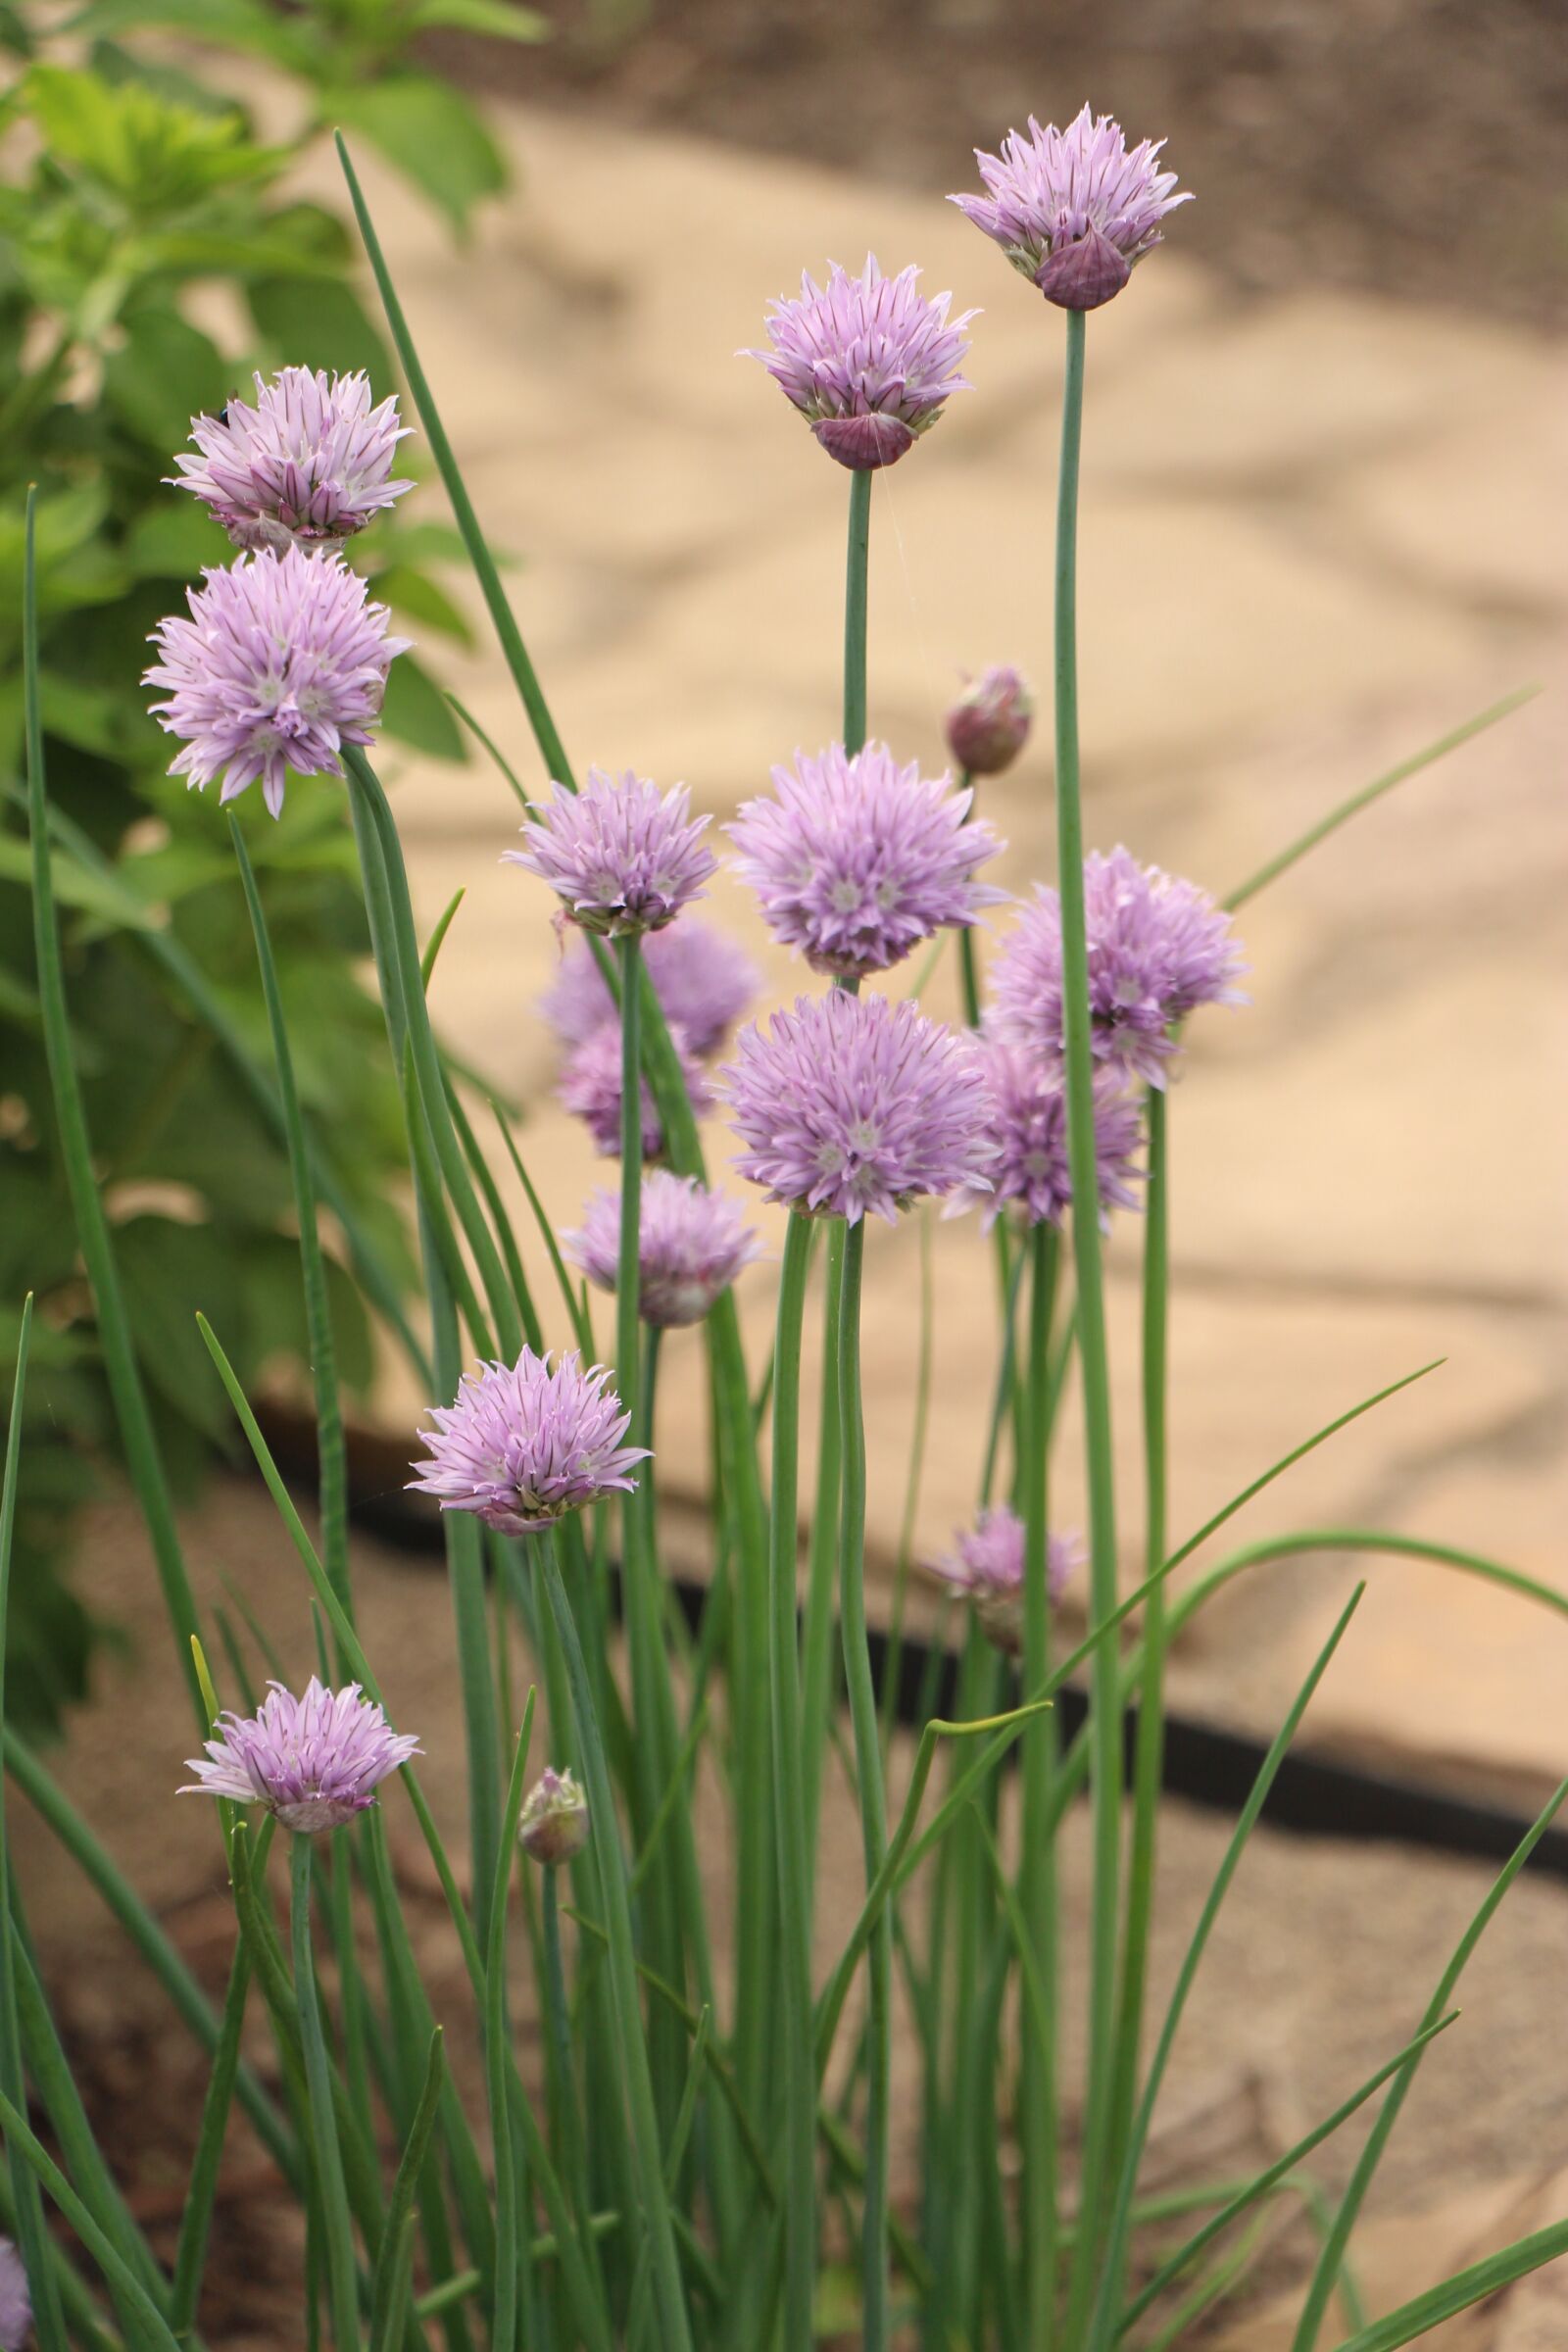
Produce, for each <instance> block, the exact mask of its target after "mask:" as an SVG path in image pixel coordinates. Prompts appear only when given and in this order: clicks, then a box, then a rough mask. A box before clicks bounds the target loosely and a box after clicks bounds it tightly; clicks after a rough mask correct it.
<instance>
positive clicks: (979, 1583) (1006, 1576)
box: [928, 1502, 1083, 1658]
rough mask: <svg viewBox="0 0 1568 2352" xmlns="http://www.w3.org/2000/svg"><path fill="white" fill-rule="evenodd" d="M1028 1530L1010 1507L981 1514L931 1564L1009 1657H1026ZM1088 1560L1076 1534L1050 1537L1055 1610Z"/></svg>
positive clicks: (1049, 1586) (1050, 1593)
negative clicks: (972, 1524) (1025, 1610)
mask: <svg viewBox="0 0 1568 2352" xmlns="http://www.w3.org/2000/svg"><path fill="white" fill-rule="evenodd" d="M1025 1544H1026V1538H1025V1531H1024V1524H1023V1521H1022V1520H1021V1519H1020V1518H1019V1517H1018V1514H1017V1512H1016V1511H1013V1510H1009V1509H1008V1507H1007V1505H1006V1504H1005V1502H1004V1503H998V1504H996V1505H995V1506H994V1507H993V1508H992V1509H990V1510H985V1511H982V1512H981V1513H980V1516H979V1518H978V1519H977V1520H976V1522H975V1524H974V1526H973V1527H972V1528H968V1529H962V1530H959V1531H958V1532H957V1534H956V1538H955V1548H954V1550H953V1551H951V1552H949V1553H948V1554H947V1556H946V1557H945V1558H943V1559H940V1560H932V1561H930V1562H929V1563H928V1565H929V1567H930V1571H931V1574H932V1575H933V1576H939V1577H941V1579H942V1581H943V1582H944V1584H946V1585H947V1586H949V1588H950V1589H951V1590H952V1591H954V1592H955V1593H958V1594H959V1595H960V1596H961V1597H962V1598H963V1599H964V1600H966V1601H967V1602H968V1603H969V1605H970V1607H971V1608H972V1609H973V1610H974V1613H975V1616H976V1618H977V1619H978V1620H979V1623H980V1627H981V1630H982V1632H983V1633H984V1634H985V1635H986V1638H987V1639H988V1641H990V1642H994V1643H995V1645H996V1647H997V1648H998V1649H1000V1650H1002V1651H1003V1652H1004V1654H1005V1656H1007V1657H1009V1658H1016V1657H1020V1656H1021V1655H1022V1653H1023V1616H1024V1605H1023V1578H1024V1552H1025ZM1082 1559H1083V1545H1082V1544H1081V1543H1080V1541H1079V1539H1078V1538H1077V1537H1076V1536H1056V1535H1052V1536H1048V1537H1047V1539H1046V1596H1047V1598H1048V1600H1049V1601H1050V1602H1051V1603H1052V1605H1053V1607H1054V1605H1055V1603H1056V1602H1057V1601H1058V1600H1059V1599H1060V1598H1061V1595H1062V1593H1063V1591H1064V1590H1065V1587H1066V1584H1067V1580H1068V1578H1069V1577H1070V1576H1071V1575H1072V1572H1073V1570H1074V1569H1075V1568H1076V1567H1077V1566H1079V1564H1080V1563H1081V1561H1082Z"/></svg>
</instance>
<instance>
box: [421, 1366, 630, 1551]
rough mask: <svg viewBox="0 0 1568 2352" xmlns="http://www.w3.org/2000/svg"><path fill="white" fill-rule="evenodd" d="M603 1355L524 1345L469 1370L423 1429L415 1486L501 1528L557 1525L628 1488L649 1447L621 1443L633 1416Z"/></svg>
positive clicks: (518, 1531)
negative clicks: (598, 1358)
mask: <svg viewBox="0 0 1568 2352" xmlns="http://www.w3.org/2000/svg"><path fill="white" fill-rule="evenodd" d="M609 1382H610V1374H609V1372H608V1371H607V1370H606V1368H605V1366H604V1365H603V1364H591V1365H586V1366H585V1365H584V1363H583V1360H582V1358H581V1356H580V1355H578V1354H576V1353H575V1352H573V1353H572V1354H570V1355H564V1356H563V1357H562V1358H561V1360H560V1362H559V1363H556V1364H552V1362H551V1360H550V1358H549V1356H548V1355H535V1353H534V1351H533V1349H532V1348H524V1349H523V1351H522V1353H521V1354H520V1355H519V1356H518V1358H517V1360H516V1362H515V1364H503V1363H493V1364H481V1365H480V1367H479V1369H478V1371H477V1372H466V1373H465V1374H464V1376H463V1378H462V1380H461V1381H460V1382H459V1384H458V1394H457V1397H455V1399H454V1400H453V1402H452V1403H451V1404H449V1405H432V1406H431V1408H430V1419H431V1420H432V1421H433V1422H434V1424H435V1427H434V1428H433V1429H421V1430H420V1432H419V1436H420V1437H421V1438H422V1439H423V1441H424V1443H425V1445H426V1446H428V1447H429V1449H430V1450H429V1458H428V1460H426V1461H424V1462H418V1463H416V1464H415V1465H414V1466H415V1468H416V1469H417V1471H418V1472H419V1475H418V1477H417V1478H415V1479H411V1480H410V1482H409V1483H410V1485H411V1487H413V1488H414V1489H415V1490H416V1491H417V1492H418V1493H419V1494H421V1495H434V1496H435V1497H436V1499H437V1501H438V1502H439V1503H440V1505H441V1508H442V1509H443V1510H444V1511H472V1512H473V1513H474V1515H475V1516H476V1517H477V1518H480V1519H482V1520H483V1521H484V1523H485V1525H486V1527H493V1528H495V1529H496V1530H497V1531H498V1532H499V1533H500V1534H501V1535H504V1536H526V1535H531V1534H533V1533H534V1532H535V1531H536V1530H537V1529H539V1528H543V1527H553V1526H554V1525H555V1523H556V1521H557V1520H558V1519H562V1518H564V1516H565V1514H566V1513H567V1512H568V1511H576V1510H581V1508H582V1507H583V1505H584V1504H585V1503H589V1502H595V1501H597V1500H598V1498H599V1496H600V1495H608V1494H611V1493H612V1492H613V1491H616V1490H619V1491H622V1492H627V1493H629V1492H630V1490H631V1489H632V1488H633V1487H634V1486H635V1485H636V1483H637V1482H636V1480H635V1479H633V1478H632V1477H630V1476H629V1475H628V1473H629V1472H630V1471H631V1470H633V1469H634V1468H635V1467H636V1465H637V1463H639V1462H641V1461H646V1460H647V1459H648V1448H647V1446H627V1445H624V1444H623V1443H622V1441H623V1439H624V1438H625V1435H626V1432H627V1430H628V1429H629V1428H630V1426H631V1415H630V1414H629V1413H627V1412H623V1411H622V1410H621V1403H620V1398H619V1397H617V1396H616V1395H615V1393H614V1391H613V1389H612V1388H611V1387H610V1386H609Z"/></svg>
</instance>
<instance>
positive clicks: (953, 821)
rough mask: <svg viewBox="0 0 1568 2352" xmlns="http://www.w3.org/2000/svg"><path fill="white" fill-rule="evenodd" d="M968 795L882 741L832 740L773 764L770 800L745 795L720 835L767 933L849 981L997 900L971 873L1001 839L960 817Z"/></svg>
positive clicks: (882, 967)
mask: <svg viewBox="0 0 1568 2352" xmlns="http://www.w3.org/2000/svg"><path fill="white" fill-rule="evenodd" d="M972 798H973V795H972V794H971V793H969V792H967V791H964V792H956V791H955V790H954V788H953V778H952V777H951V776H950V775H947V774H946V773H944V774H942V775H940V776H922V775H921V773H920V771H919V768H918V767H917V766H916V765H915V763H914V762H913V761H912V760H911V761H910V763H909V765H908V766H907V767H900V766H899V764H898V762H897V761H896V760H895V759H894V757H893V754H892V753H891V752H890V751H889V750H888V747H887V745H886V744H885V743H868V744H867V745H866V746H865V748H864V749H863V750H862V751H859V752H857V753H855V754H854V755H853V756H851V755H849V754H847V753H846V752H845V749H844V746H843V745H842V744H841V743H834V744H830V745H829V746H828V748H827V750H826V751H825V752H822V753H820V754H819V755H818V757H817V758H816V759H814V760H811V759H808V758H807V756H806V754H805V753H804V752H797V753H796V755H795V765H794V766H793V767H775V768H774V770H773V792H772V796H771V797H770V798H768V799H765V800H757V801H748V802H746V803H745V804H744V806H743V807H742V809H741V810H740V813H739V815H738V816H737V817H736V818H735V820H734V822H733V823H732V824H731V825H729V826H727V827H726V830H727V831H728V833H729V834H730V835H731V837H732V839H733V840H734V841H735V842H736V844H737V845H738V847H739V849H740V853H741V855H740V856H739V858H737V859H736V860H735V870H736V872H737V873H738V874H739V875H740V877H741V879H742V880H743V881H745V882H749V883H750V884H751V886H752V888H753V889H754V890H755V891H756V892H757V895H758V897H759V899H760V901H761V906H762V913H763V916H764V918H765V920H766V923H767V927H768V929H769V930H770V931H771V932H772V934H773V936H774V938H775V939H778V940H781V941H782V942H783V943H784V944H785V945H786V946H787V947H793V948H799V949H800V950H801V951H802V953H803V954H804V955H805V956H806V959H807V961H808V963H809V964H810V965H811V967H812V969H813V970H815V971H818V972H834V973H837V974H839V975H840V976H841V977H844V978H847V979H859V978H862V977H864V975H865V974H867V973H869V972H885V971H886V970H887V969H888V968H889V966H890V965H892V964H895V963H898V962H899V961H900V960H901V959H902V958H903V957H904V956H907V954H908V953H909V950H910V949H911V948H913V947H917V946H918V945H919V943H920V941H921V940H923V939H929V938H930V937H931V935H932V933H933V932H935V931H939V930H941V928H942V927H943V925H944V924H949V923H951V924H958V925H968V924H970V923H973V922H974V921H976V919H977V918H978V916H979V914H980V912H981V910H982V908H984V907H995V906H998V905H1000V904H1001V903H1002V902H1003V901H1004V900H1005V897H1006V893H1005V891H1001V890H996V889H993V887H992V886H991V884H990V883H988V882H977V881H976V880H975V874H976V871H977V869H978V868H979V867H980V866H982V865H984V863H985V862H986V860H987V858H993V857H995V855H996V853H997V852H998V850H1000V849H1002V848H1003V847H1004V844H1003V843H1002V842H1000V841H999V840H998V839H997V836H996V834H995V833H994V832H993V831H992V829H991V827H990V826H989V825H988V824H984V823H975V824H966V823H965V821H964V820H965V818H966V817H967V816H968V813H969V807H970V802H971V800H972Z"/></svg>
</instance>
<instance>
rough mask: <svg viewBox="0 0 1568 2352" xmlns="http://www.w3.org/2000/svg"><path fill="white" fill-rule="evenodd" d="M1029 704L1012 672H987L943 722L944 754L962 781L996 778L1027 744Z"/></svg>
mask: <svg viewBox="0 0 1568 2352" xmlns="http://www.w3.org/2000/svg"><path fill="white" fill-rule="evenodd" d="M1034 715H1035V698H1034V696H1033V695H1032V694H1031V693H1030V691H1029V689H1028V687H1027V686H1026V685H1025V683H1024V681H1023V678H1022V677H1021V676H1020V674H1019V673H1018V671H1017V670H1015V669H988V670H985V671H983V672H982V674H981V675H980V676H979V677H978V678H975V679H973V680H971V682H970V683H969V684H968V685H967V686H965V688H964V690H963V692H962V693H961V694H960V695H959V697H958V699H957V701H956V703H955V704H954V706H953V708H952V710H951V711H949V712H948V716H947V737H948V749H949V751H950V752H951V753H952V754H953V758H954V761H955V763H956V766H957V767H958V768H960V769H961V770H962V772H963V773H964V774H965V775H970V776H1000V775H1001V774H1002V773H1003V771H1004V769H1005V768H1009V767H1010V766H1011V765H1012V763H1013V761H1014V760H1016V759H1017V757H1018V754H1019V753H1020V752H1021V751H1022V750H1023V747H1024V745H1025V744H1026V743H1027V742H1028V740H1029V729H1030V727H1031V726H1032V725H1033V723H1034Z"/></svg>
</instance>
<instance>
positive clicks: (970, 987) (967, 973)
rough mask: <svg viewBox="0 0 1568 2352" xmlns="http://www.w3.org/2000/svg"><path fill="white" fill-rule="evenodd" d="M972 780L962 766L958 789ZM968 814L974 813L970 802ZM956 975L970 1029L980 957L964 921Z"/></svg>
mask: <svg viewBox="0 0 1568 2352" xmlns="http://www.w3.org/2000/svg"><path fill="white" fill-rule="evenodd" d="M973 782H974V778H973V777H972V776H971V775H970V773H969V770H968V769H967V768H964V769H963V770H962V772H961V773H960V775H959V777H958V789H959V791H960V792H967V791H968V790H969V789H970V787H971V785H972V784H973ZM969 814H970V815H971V816H972V815H973V814H974V809H973V805H972V804H971V806H970V809H969ZM958 977H959V980H960V982H961V984H962V988H963V1017H964V1020H965V1022H966V1023H967V1024H968V1026H969V1027H970V1028H971V1029H978V1028H979V1026H980V959H979V957H978V956H976V954H975V946H974V926H973V924H972V923H965V924H964V925H963V927H962V929H961V930H960V931H959V933H958Z"/></svg>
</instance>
